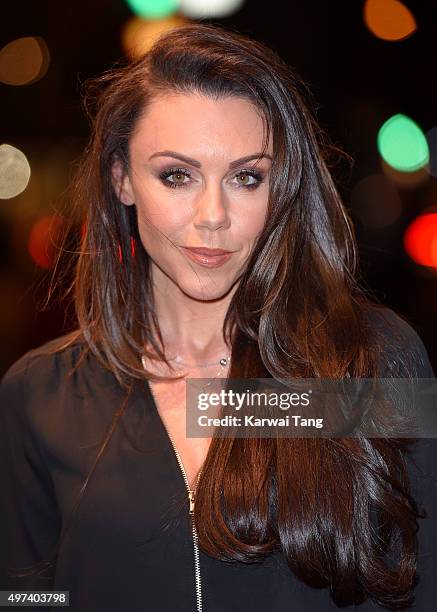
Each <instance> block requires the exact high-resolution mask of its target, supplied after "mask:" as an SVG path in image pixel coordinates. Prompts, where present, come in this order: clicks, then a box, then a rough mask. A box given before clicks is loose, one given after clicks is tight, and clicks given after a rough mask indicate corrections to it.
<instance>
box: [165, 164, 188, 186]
mask: <svg viewBox="0 0 437 612" xmlns="http://www.w3.org/2000/svg"><path fill="white" fill-rule="evenodd" d="M170 176H176V177H178V178H177V180H176V181H168V180H167V179H168V178H169V177H170ZM184 176H188V177H189V176H191V175H190V173H189V172H188V170H185V168H169V169H168V170H164V172H161V174H160V175H159V178H160V179H161V180H162V182H163V183H164V185H165V186H166V187H171V188H172V189H175V188H176V187H185V185H186V183H185V182H184V181H183V177H184ZM181 179H182V180H181ZM188 182H189V181H188Z"/></svg>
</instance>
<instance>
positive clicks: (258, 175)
mask: <svg viewBox="0 0 437 612" xmlns="http://www.w3.org/2000/svg"><path fill="white" fill-rule="evenodd" d="M265 174H266V173H265V172H262V171H260V170H256V169H255V168H242V169H241V170H238V171H236V172H234V174H233V178H234V179H235V178H237V177H245V178H246V179H248V180H249V181H250V182H248V183H247V184H244V183H243V184H240V185H237V189H246V190H248V191H253V190H254V189H256V188H257V187H259V185H260V184H261V183H262V182H263V181H264V178H265ZM172 177H177V178H176V181H175V180H174V179H173V178H172ZM190 177H191V172H190V171H189V170H188V169H187V168H182V167H179V166H170V167H168V168H165V169H164V170H162V171H161V172H158V178H159V179H160V180H161V182H162V183H163V185H165V186H166V187H169V188H170V189H180V188H182V189H183V188H185V187H187V186H189V184H190V183H191V180H190ZM187 179H188V180H187ZM252 179H253V180H252Z"/></svg>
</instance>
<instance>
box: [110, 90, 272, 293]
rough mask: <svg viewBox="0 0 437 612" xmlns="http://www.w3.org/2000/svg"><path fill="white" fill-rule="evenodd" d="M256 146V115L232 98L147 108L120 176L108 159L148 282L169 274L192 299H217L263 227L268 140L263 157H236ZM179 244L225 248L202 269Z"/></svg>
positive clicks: (177, 97)
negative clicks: (130, 212)
mask: <svg viewBox="0 0 437 612" xmlns="http://www.w3.org/2000/svg"><path fill="white" fill-rule="evenodd" d="M262 144H263V122H262V119H261V117H260V116H259V114H258V113H257V111H256V109H255V107H254V106H253V105H251V104H250V103H249V102H247V101H246V100H244V99H241V98H232V97H228V98H226V99H223V100H221V101H219V102H217V101H213V100H211V99H209V98H207V97H205V96H202V95H198V94H171V95H167V96H165V97H161V98H159V99H156V100H155V101H154V102H153V103H152V104H151V106H149V107H148V109H147V111H146V112H145V113H144V114H143V116H142V117H141V118H140V119H139V121H138V123H137V125H136V129H135V131H134V134H133V135H132V137H131V140H130V151H129V152H130V169H129V173H128V175H126V176H123V175H122V172H121V167H120V166H119V165H118V164H114V167H113V176H114V185H115V188H116V191H117V194H118V195H119V198H120V200H121V201H122V202H123V203H124V204H125V205H128V206H129V205H132V204H135V206H136V207H137V217H138V228H139V232H140V236H141V241H142V244H143V246H144V248H145V249H146V251H147V253H148V254H149V256H150V258H151V261H152V275H153V280H154V283H161V284H162V286H167V285H166V283H168V281H169V280H170V281H171V282H172V283H174V284H175V285H176V286H177V287H178V288H179V289H180V290H181V291H183V292H184V293H185V294H186V295H187V296H190V297H192V298H194V299H198V300H213V299H218V298H220V297H223V296H224V295H226V294H227V293H228V291H229V290H230V289H231V287H232V286H233V285H234V284H235V282H236V281H237V280H238V278H239V277H240V276H241V273H242V272H243V269H244V266H245V262H246V260H247V259H248V256H249V254H250V253H251V250H252V248H253V246H254V243H255V241H256V238H257V236H258V235H259V233H260V231H261V230H262V228H263V226H264V222H265V216H266V212H267V202H268V194H269V172H270V167H271V163H272V161H271V157H272V155H273V152H272V142H271V141H270V143H269V147H268V150H267V153H268V155H269V156H270V159H269V157H263V158H261V160H258V161H257V160H256V159H252V160H246V161H240V162H238V161H237V160H240V159H241V158H247V157H248V156H250V157H252V156H256V154H258V153H260V152H261V150H262ZM177 156H180V157H179V158H178V157H177ZM182 158H183V159H182ZM183 247H206V248H210V249H225V250H228V251H232V252H233V253H232V255H231V257H230V258H229V259H228V260H227V261H226V262H225V263H223V264H222V265H218V266H215V267H206V266H205V265H202V263H200V262H197V261H193V259H191V258H190V257H189V256H188V253H187V251H186V250H185V249H184V248H183Z"/></svg>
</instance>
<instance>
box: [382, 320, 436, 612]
mask: <svg viewBox="0 0 437 612" xmlns="http://www.w3.org/2000/svg"><path fill="white" fill-rule="evenodd" d="M387 319H390V320H391V323H392V325H391V326H390V327H386V328H385V330H386V331H388V330H390V331H389V333H387V347H389V348H388V352H387V353H386V355H385V363H384V370H385V372H387V369H389V371H390V373H388V374H387V373H384V374H383V376H389V377H390V376H398V377H408V376H412V377H414V378H435V373H434V370H433V367H432V365H431V363H430V360H429V356H428V352H427V350H426V348H425V345H424V342H423V340H422V338H421V337H420V336H419V334H418V333H417V332H416V330H415V329H414V328H413V327H412V325H410V324H409V323H408V322H407V321H406V320H405V319H403V318H402V317H401V316H399V315H397V314H396V313H394V311H388V312H387V318H386V320H387ZM406 368H407V369H406ZM436 409H437V406H436ZM406 463H407V468H408V473H409V477H410V484H411V493H412V495H413V497H414V499H415V501H416V503H417V505H418V508H419V510H420V511H425V513H426V516H425V517H424V518H419V519H418V521H417V522H418V528H419V529H418V532H417V537H418V556H417V576H418V584H417V586H416V587H415V602H414V605H413V607H411V608H408V609H411V610H416V611H417V612H422V611H423V612H425V611H428V610H434V609H435V606H436V601H437V438H431V437H429V438H420V439H419V440H417V442H416V443H415V444H414V445H413V446H412V449H411V451H410V453H409V454H408V455H407V457H406Z"/></svg>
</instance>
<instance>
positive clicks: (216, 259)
mask: <svg viewBox="0 0 437 612" xmlns="http://www.w3.org/2000/svg"><path fill="white" fill-rule="evenodd" d="M182 248H183V250H184V253H185V255H186V256H187V257H188V258H189V259H191V261H194V262H195V263H198V264H200V265H201V266H204V267H206V268H218V267H219V266H222V265H223V264H225V263H226V262H227V261H229V259H230V258H231V257H232V254H233V251H225V250H224V249H207V248H205V247H182Z"/></svg>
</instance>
